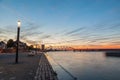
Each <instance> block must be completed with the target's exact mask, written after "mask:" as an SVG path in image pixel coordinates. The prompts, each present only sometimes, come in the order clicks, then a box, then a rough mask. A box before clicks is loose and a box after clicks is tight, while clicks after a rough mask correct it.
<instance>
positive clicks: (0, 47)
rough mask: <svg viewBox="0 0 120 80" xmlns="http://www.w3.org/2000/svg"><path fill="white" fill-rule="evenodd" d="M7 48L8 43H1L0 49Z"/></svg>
mask: <svg viewBox="0 0 120 80" xmlns="http://www.w3.org/2000/svg"><path fill="white" fill-rule="evenodd" d="M5 48H6V43H5V42H3V41H1V42H0V49H5Z"/></svg>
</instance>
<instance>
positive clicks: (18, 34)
mask: <svg viewBox="0 0 120 80" xmlns="http://www.w3.org/2000/svg"><path fill="white" fill-rule="evenodd" d="M17 24H18V28H17V41H16V42H17V46H16V58H15V63H18V49H19V36H20V26H21V22H20V21H18V22H17Z"/></svg>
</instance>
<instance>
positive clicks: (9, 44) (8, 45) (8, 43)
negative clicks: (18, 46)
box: [7, 39, 14, 48]
mask: <svg viewBox="0 0 120 80" xmlns="http://www.w3.org/2000/svg"><path fill="white" fill-rule="evenodd" d="M11 47H14V41H13V39H9V40H8V41H7V48H11Z"/></svg>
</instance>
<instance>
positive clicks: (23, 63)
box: [0, 52, 57, 80]
mask: <svg viewBox="0 0 120 80" xmlns="http://www.w3.org/2000/svg"><path fill="white" fill-rule="evenodd" d="M28 53H29V52H27V53H19V60H18V64H15V53H3V54H2V53H1V54H0V80H57V75H56V73H55V72H54V71H53V69H52V66H51V65H50V64H49V62H48V60H47V58H46V56H45V55H44V54H41V53H38V54H36V55H34V56H28Z"/></svg>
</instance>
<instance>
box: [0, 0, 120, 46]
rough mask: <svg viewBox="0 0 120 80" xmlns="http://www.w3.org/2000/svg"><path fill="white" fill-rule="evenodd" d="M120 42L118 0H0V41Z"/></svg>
mask: <svg viewBox="0 0 120 80" xmlns="http://www.w3.org/2000/svg"><path fill="white" fill-rule="evenodd" d="M18 20H20V21H21V27H20V29H21V31H20V40H21V41H24V42H27V43H28V44H41V43H44V44H47V45H77V46H80V45H84V46H95V45H96V46H100V45H114V46H115V45H116V46H120V0H0V41H2V40H3V41H7V40H9V39H14V40H16V32H17V21H18Z"/></svg>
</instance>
